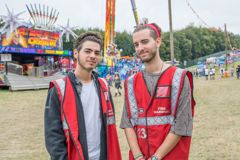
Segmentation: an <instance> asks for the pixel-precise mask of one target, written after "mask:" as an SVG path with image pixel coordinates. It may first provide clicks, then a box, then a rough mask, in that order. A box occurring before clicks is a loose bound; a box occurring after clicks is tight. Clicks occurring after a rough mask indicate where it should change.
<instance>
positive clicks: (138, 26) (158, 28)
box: [133, 23, 162, 40]
mask: <svg viewBox="0 0 240 160" xmlns="http://www.w3.org/2000/svg"><path fill="white" fill-rule="evenodd" d="M151 25H152V26H154V27H155V28H156V29H157V31H158V32H159V34H160V35H159V36H160V38H161V34H162V30H161V28H160V27H159V26H158V25H157V24H156V23H151ZM144 29H149V30H150V36H151V37H152V38H153V39H155V40H156V39H157V38H158V35H157V33H156V31H155V30H154V29H153V28H151V27H150V26H149V25H148V24H139V25H137V26H135V29H134V31H133V33H136V32H139V31H141V30H144Z"/></svg>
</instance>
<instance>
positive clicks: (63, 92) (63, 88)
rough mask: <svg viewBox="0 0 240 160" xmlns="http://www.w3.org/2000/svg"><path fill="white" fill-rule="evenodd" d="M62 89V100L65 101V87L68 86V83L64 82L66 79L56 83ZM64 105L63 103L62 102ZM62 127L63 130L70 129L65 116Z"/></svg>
mask: <svg viewBox="0 0 240 160" xmlns="http://www.w3.org/2000/svg"><path fill="white" fill-rule="evenodd" d="M55 82H56V83H57V85H58V87H59V89H60V92H61V100H62V101H63V98H64V95H65V86H66V82H65V81H64V79H58V80H56V81H55ZM60 103H61V105H62V102H60ZM62 127H63V129H69V127H68V125H67V122H66V119H65V116H63V121H62Z"/></svg>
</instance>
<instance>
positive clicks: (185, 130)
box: [120, 64, 192, 136]
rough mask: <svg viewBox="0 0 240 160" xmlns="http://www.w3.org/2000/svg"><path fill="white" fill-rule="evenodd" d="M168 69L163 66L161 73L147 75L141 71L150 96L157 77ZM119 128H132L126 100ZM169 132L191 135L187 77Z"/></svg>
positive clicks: (189, 95)
mask: <svg viewBox="0 0 240 160" xmlns="http://www.w3.org/2000/svg"><path fill="white" fill-rule="evenodd" d="M168 67H170V65H167V64H164V65H163V69H162V72H161V73H147V72H146V71H143V78H144V80H145V83H146V85H147V89H148V92H149V93H150V95H152V93H153V90H154V88H155V87H156V85H157V82H158V79H159V77H160V76H161V74H162V73H163V72H164V71H165V70H166V69H167V68H168ZM120 128H122V129H124V128H132V125H131V123H130V120H129V118H128V113H127V105H126V99H125V100H124V106H123V113H122V119H121V124H120ZM171 132H172V133H174V134H177V135H181V136H191V135H192V108H191V90H190V84H189V80H188V78H187V77H185V79H184V84H183V89H182V92H181V94H180V98H179V105H178V108H177V113H176V118H175V119H174V122H173V124H172V126H171Z"/></svg>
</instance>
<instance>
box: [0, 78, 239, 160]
mask: <svg viewBox="0 0 240 160" xmlns="http://www.w3.org/2000/svg"><path fill="white" fill-rule="evenodd" d="M194 94H195V98H196V101H197V106H196V109H195V118H194V131H193V138H192V146H191V153H190V160H219V159H221V160H238V159H240V158H239V157H240V96H239V94H240V80H236V79H231V78H228V79H218V78H217V79H216V80H214V81H206V80H204V79H197V80H195V93H194ZM46 95H47V90H36V91H23V92H9V91H6V90H0V124H1V127H0V159H1V160H46V159H49V157H48V154H47V152H46V150H45V146H44V136H43V112H44V103H45V99H46ZM114 102H115V108H116V118H117V125H118V126H119V122H120V118H121V112H122V106H123V104H122V103H123V97H116V98H114ZM118 134H119V140H120V145H121V150H122V155H123V160H127V155H128V145H127V142H126V139H125V136H124V132H123V131H122V130H121V129H118Z"/></svg>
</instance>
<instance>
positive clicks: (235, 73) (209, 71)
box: [193, 65, 240, 80]
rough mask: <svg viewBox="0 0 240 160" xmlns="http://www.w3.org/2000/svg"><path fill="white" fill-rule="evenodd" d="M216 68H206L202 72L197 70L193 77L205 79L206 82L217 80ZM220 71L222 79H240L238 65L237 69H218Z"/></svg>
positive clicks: (239, 66)
mask: <svg viewBox="0 0 240 160" xmlns="http://www.w3.org/2000/svg"><path fill="white" fill-rule="evenodd" d="M215 68H216V67H209V68H208V67H205V68H204V69H203V71H202V72H201V71H200V69H198V68H196V69H194V71H193V75H194V76H195V77H196V78H198V77H205V79H206V80H209V79H210V80H215V77H216V74H217V73H216V69H215ZM218 70H219V75H220V77H221V78H225V77H232V78H234V77H236V78H237V79H239V78H240V65H237V67H236V68H234V66H232V67H231V68H230V69H228V70H226V69H225V68H224V67H223V66H221V67H218Z"/></svg>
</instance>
